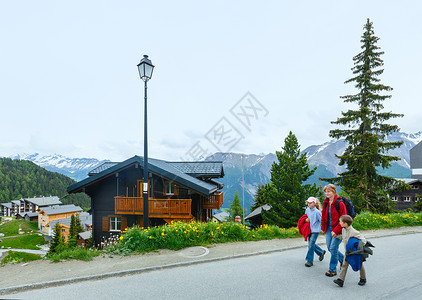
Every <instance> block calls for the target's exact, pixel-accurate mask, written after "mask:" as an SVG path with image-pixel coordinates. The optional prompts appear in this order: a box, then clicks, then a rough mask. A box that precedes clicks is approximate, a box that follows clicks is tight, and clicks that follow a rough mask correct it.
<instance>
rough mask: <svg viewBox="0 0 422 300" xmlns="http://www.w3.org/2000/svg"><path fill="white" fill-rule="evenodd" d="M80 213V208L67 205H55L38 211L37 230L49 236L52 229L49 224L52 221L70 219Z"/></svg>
mask: <svg viewBox="0 0 422 300" xmlns="http://www.w3.org/2000/svg"><path fill="white" fill-rule="evenodd" d="M81 212H82V208H80V207H79V206H75V205H74V204H69V205H57V206H51V207H46V208H43V209H38V228H39V229H41V231H42V232H44V233H46V234H48V235H50V234H51V232H52V231H53V229H54V226H53V227H51V226H50V223H51V222H52V221H54V220H59V219H66V218H70V217H71V216H72V215H77V214H80V213H81Z"/></svg>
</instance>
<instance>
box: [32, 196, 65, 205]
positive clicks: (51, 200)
mask: <svg viewBox="0 0 422 300" xmlns="http://www.w3.org/2000/svg"><path fill="white" fill-rule="evenodd" d="M25 201H28V202H30V203H32V204H35V205H37V206H40V207H41V206H50V205H60V204H62V202H61V201H60V199H59V197H57V196H50V197H35V198H25Z"/></svg>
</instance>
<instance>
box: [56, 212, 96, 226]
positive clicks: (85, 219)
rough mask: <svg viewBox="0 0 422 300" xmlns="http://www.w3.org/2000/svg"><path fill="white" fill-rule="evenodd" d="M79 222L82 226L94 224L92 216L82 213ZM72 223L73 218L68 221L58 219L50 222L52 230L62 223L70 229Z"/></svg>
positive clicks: (67, 219)
mask: <svg viewBox="0 0 422 300" xmlns="http://www.w3.org/2000/svg"><path fill="white" fill-rule="evenodd" d="M78 217H79V220H80V221H81V225H91V224H92V215H90V214H88V213H86V212H82V213H81V214H80V215H79V216H78ZM71 221H72V217H69V218H66V219H57V220H53V221H51V222H50V226H51V228H54V227H55V226H56V224H58V223H60V224H63V225H66V226H69V227H70V223H71Z"/></svg>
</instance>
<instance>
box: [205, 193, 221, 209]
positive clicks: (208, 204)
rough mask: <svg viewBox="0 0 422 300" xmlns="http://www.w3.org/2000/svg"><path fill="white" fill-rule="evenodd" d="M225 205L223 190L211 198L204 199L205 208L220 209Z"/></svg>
mask: <svg viewBox="0 0 422 300" xmlns="http://www.w3.org/2000/svg"><path fill="white" fill-rule="evenodd" d="M222 205H223V192H222V191H218V192H215V193H214V194H212V195H211V196H209V198H204V199H202V208H203V209H220V207H221V206H222Z"/></svg>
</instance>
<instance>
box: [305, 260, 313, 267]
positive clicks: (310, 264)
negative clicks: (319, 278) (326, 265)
mask: <svg viewBox="0 0 422 300" xmlns="http://www.w3.org/2000/svg"><path fill="white" fill-rule="evenodd" d="M313 265H314V264H313V263H311V262H310V261H307V262H306V263H305V266H306V267H312V266H313Z"/></svg>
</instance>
